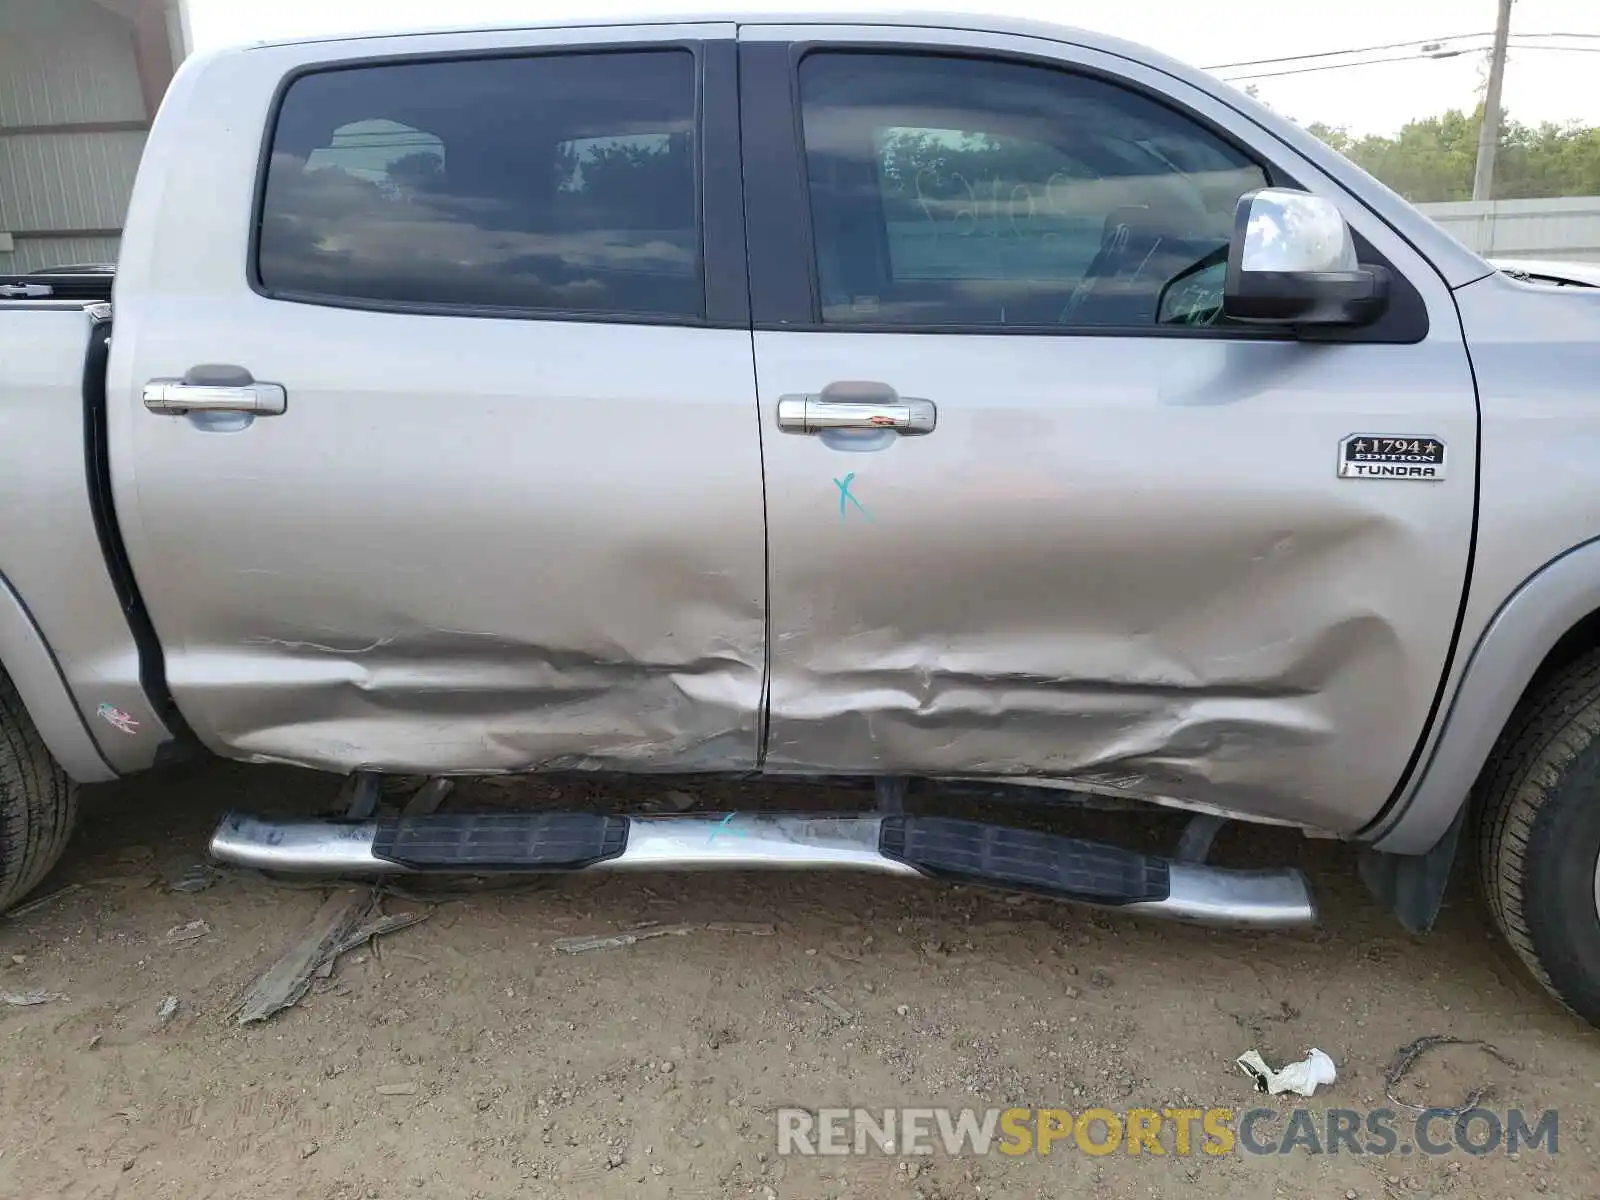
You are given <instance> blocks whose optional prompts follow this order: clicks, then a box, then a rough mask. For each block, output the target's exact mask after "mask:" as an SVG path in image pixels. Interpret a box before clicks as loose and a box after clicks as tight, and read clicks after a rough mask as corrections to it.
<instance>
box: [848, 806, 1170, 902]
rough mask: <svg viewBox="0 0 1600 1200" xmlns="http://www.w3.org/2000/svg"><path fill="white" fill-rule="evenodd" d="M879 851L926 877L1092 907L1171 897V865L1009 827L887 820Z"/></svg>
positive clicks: (934, 819) (1112, 848) (939, 819)
mask: <svg viewBox="0 0 1600 1200" xmlns="http://www.w3.org/2000/svg"><path fill="white" fill-rule="evenodd" d="M878 852H879V853H880V854H882V855H883V856H884V857H885V858H892V859H894V860H895V861H897V862H903V863H905V864H907V865H908V866H912V867H916V868H917V870H919V871H922V872H923V873H924V874H927V875H933V876H937V877H939V878H943V879H955V880H960V881H962V882H964V883H974V884H983V885H986V886H989V887H998V888H1010V889H1014V890H1019V891H1028V892H1042V893H1044V894H1046V895H1050V896H1058V897H1060V898H1062V899H1064V900H1081V901H1084V902H1086V903H1089V904H1109V905H1119V904H1137V903H1140V902H1141V901H1152V900H1165V899H1166V898H1167V896H1168V894H1169V893H1170V891H1171V887H1170V883H1169V878H1168V872H1167V860H1166V859H1164V858H1152V857H1150V856H1149V855H1145V854H1138V853H1135V852H1134V851H1132V850H1124V849H1122V848H1120V847H1118V846H1108V845H1106V844H1105V843H1104V842H1089V841H1084V840H1083V839H1081V838H1069V837H1058V836H1057V835H1055V834H1052V833H1034V832H1033V831H1032V830H1029V829H1012V828H1010V827H1009V826H1006V825H985V824H983V823H982V822H979V821H958V820H955V819H953V818H948V817H884V818H883V828H882V832H881V834H880V835H879V839H878Z"/></svg>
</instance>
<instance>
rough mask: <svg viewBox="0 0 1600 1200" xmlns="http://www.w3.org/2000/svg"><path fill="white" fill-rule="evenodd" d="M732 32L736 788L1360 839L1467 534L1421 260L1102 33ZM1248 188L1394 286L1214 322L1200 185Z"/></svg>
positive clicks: (1417, 733) (1428, 677)
mask: <svg viewBox="0 0 1600 1200" xmlns="http://www.w3.org/2000/svg"><path fill="white" fill-rule="evenodd" d="M741 39H742V44H741V54H742V55H743V59H744V61H743V69H742V78H743V79H744V81H745V84H744V87H745V93H744V120H745V130H744V136H745V147H746V174H747V185H748V191H747V205H748V207H749V214H750V231H751V236H750V253H751V270H752V297H753V305H754V308H753V315H754V319H755V325H756V334H755V345H756V366H757V381H758V390H759V393H760V405H761V423H762V433H763V438H764V444H765V468H766V496H767V511H768V536H769V550H770V578H771V599H770V605H771V636H772V643H771V661H772V665H771V714H770V733H769V738H768V744H767V749H766V766H767V769H769V770H774V771H792V772H857V771H860V772H886V773H887V772H893V773H902V772H904V773H918V774H924V775H939V774H944V775H988V776H1017V775H1032V776H1050V777H1057V778H1062V779H1070V780H1075V781H1077V782H1079V783H1081V784H1084V785H1087V786H1089V787H1091V788H1095V787H1098V788H1103V789H1108V790H1111V791H1115V792H1124V793H1127V794H1131V795H1133V796H1138V797H1150V798H1161V797H1171V798H1178V799H1182V800H1188V801H1199V802H1206V803H1211V804H1216V805H1221V806H1224V807H1226V808H1229V809H1233V810H1238V811H1242V812H1248V813H1253V814H1256V815H1259V816H1264V817H1279V818H1286V819H1290V820H1294V821H1296V822H1301V823H1305V824H1308V825H1314V826H1320V827H1322V828H1326V829H1331V830H1340V831H1348V830H1353V829H1355V828H1357V827H1359V826H1360V825H1361V824H1363V822H1365V821H1366V820H1367V819H1368V818H1370V817H1371V816H1372V815H1373V814H1374V813H1375V812H1376V811H1377V810H1378V809H1379V808H1380V806H1381V805H1382V804H1383V803H1384V801H1385V799H1386V797H1387V796H1388V795H1389V794H1390V792H1391V791H1392V790H1393V789H1394V787H1395V786H1396V783H1397V781H1399V780H1400V779H1401V778H1402V776H1403V775H1404V773H1405V771H1406V769H1407V763H1408V761H1409V759H1410V758H1411V756H1412V753H1413V750H1414V748H1415V747H1416V746H1417V744H1418V740H1419V738H1420V737H1421V735H1422V734H1423V732H1424V731H1425V729H1426V727H1427V724H1428V722H1429V720H1430V711H1431V709H1432V708H1433V706H1434V704H1435V702H1436V697H1437V695H1438V691H1439V687H1440V681H1441V678H1442V675H1443V672H1444V669H1445V666H1446V663H1447V660H1448V657H1449V655H1450V653H1451V642H1452V636H1453V625H1454V619H1455V616H1456V614H1457V612H1458V610H1459V605H1460V601H1461V594H1462V589H1463V586H1464V579H1465V575H1466V571H1467V562H1468V553H1469V549H1470V539H1471V531H1472V519H1473V495H1474V488H1475V486H1476V480H1475V458H1476V449H1477V448H1476V445H1475V438H1476V411H1475V396H1474V391H1473V384H1472V379H1471V375H1470V371H1469V368H1468V363H1467V358H1466V354H1465V351H1464V348H1463V345H1462V340H1461V335H1460V329H1459V325H1458V322H1457V320H1456V316H1455V313H1454V309H1453V306H1452V303H1451V299H1450V296H1449V293H1448V291H1447V290H1446V288H1445V286H1444V284H1443V282H1442V280H1441V279H1440V278H1439V276H1438V275H1437V273H1436V272H1435V271H1434V270H1433V269H1432V268H1431V267H1430V265H1429V264H1428V263H1427V262H1426V261H1425V260H1424V259H1422V258H1421V257H1420V256H1419V254H1418V253H1417V252H1415V251H1414V250H1413V249H1412V248H1411V247H1410V246H1409V245H1407V244H1406V243H1404V242H1403V241H1402V240H1401V239H1399V238H1398V237H1396V236H1395V235H1394V234H1393V232H1392V231H1391V230H1389V229H1388V228H1387V227H1386V226H1385V225H1384V224H1383V223H1382V222H1381V221H1379V220H1378V219H1376V217H1375V216H1374V215H1373V214H1372V213H1370V212H1369V211H1367V210H1366V209H1365V208H1364V207H1362V206H1361V205H1360V204H1359V203H1358V202H1357V201H1355V200H1354V199H1352V198H1351V197H1349V196H1348V195H1346V194H1345V193H1344V192H1343V191H1342V190H1341V189H1340V188H1339V187H1338V186H1337V185H1336V184H1335V183H1333V182H1332V181H1331V180H1329V179H1328V178H1327V177H1326V176H1325V175H1323V174H1322V173H1321V172H1320V171H1319V170H1318V169H1317V168H1316V167H1315V166H1314V165H1313V164H1311V163H1310V162H1308V161H1306V160H1305V159H1303V158H1302V157H1300V156H1299V155H1298V154H1296V153H1295V152H1294V151H1293V150H1291V149H1289V148H1288V147H1286V146H1284V145H1283V144H1282V143H1281V142H1278V141H1277V140H1276V139H1274V138H1271V137H1269V136H1268V135H1266V134H1265V133H1264V132H1263V131H1262V130H1261V129H1260V128H1259V127H1257V126H1254V125H1253V124H1252V123H1251V122H1250V121H1249V120H1248V119H1247V118H1245V117H1242V116H1241V115H1240V114H1239V113H1237V112H1236V111H1234V110H1233V109H1231V108H1229V107H1228V106H1227V105H1226V104H1224V103H1222V102H1221V100H1219V99H1218V98H1217V97H1215V96H1212V95H1210V94H1208V93H1207V92H1206V91H1205V90H1204V89H1203V87H1202V86H1201V85H1200V84H1199V83H1198V82H1195V83H1189V82H1184V81H1183V80H1181V79H1179V78H1177V77H1175V76H1174V75H1173V74H1171V73H1169V71H1168V69H1167V68H1166V67H1165V66H1163V67H1161V68H1160V69H1158V68H1156V67H1146V66H1142V65H1140V64H1139V63H1137V62H1135V61H1133V60H1131V59H1130V58H1128V57H1126V54H1127V53H1128V50H1127V48H1126V47H1120V48H1118V52H1117V53H1111V52H1109V51H1101V50H1097V49H1095V48H1094V47H1093V46H1089V45H1067V44H1064V43H1059V42H1051V41H1043V40H1039V39H1033V38H1026V37H1014V36H1004V35H988V34H974V33H969V32H962V31H943V30H925V31H922V30H918V31H912V30H907V29H885V28H881V27H852V28H826V29H825V28H822V27H819V26H793V27H778V26H765V27H756V26H746V27H743V28H742V30H741ZM797 107H798V111H796V108H797ZM796 130H799V131H801V133H800V134H799V135H797V134H796V133H795V131H796ZM797 184H803V186H797ZM1267 184H1273V185H1277V186H1290V187H1301V188H1304V189H1307V190H1311V191H1314V192H1318V193H1319V194H1323V195H1326V196H1328V197H1329V198H1331V199H1333V200H1334V201H1335V202H1336V203H1337V204H1338V205H1339V206H1340V208H1341V210H1342V211H1343V213H1344V215H1345V218H1346V220H1347V221H1348V222H1349V224H1350V226H1351V228H1352V230H1353V231H1354V235H1355V238H1356V241H1357V245H1358V248H1359V249H1360V252H1361V255H1362V257H1363V259H1364V260H1365V261H1369V262H1376V263H1381V264H1383V265H1386V266H1388V267H1389V269H1390V270H1391V271H1392V272H1393V274H1394V281H1395V287H1394V289H1393V296H1392V299H1391V302H1390V304H1389V306H1388V309H1387V311H1386V312H1385V313H1384V315H1383V316H1382V317H1381V318H1380V319H1379V320H1378V321H1377V322H1376V323H1375V324H1373V325H1371V326H1370V327H1366V328H1362V329H1354V330H1338V331H1336V333H1334V334H1325V335H1324V336H1323V338H1322V340H1320V341H1312V340H1309V339H1300V338H1297V337H1296V336H1295V334H1294V332H1293V331H1292V330H1289V331H1286V330H1283V329H1266V328H1260V327H1248V326H1244V325H1230V324H1229V322H1228V320H1227V319H1226V318H1224V317H1222V315H1221V313H1220V293H1221V285H1222V279H1223V274H1224V271H1225V266H1224V263H1223V258H1224V256H1225V247H1226V245H1227V242H1228V238H1229V235H1230V232H1231V229H1232V224H1233V218H1234V209H1235V203H1236V201H1237V199H1238V197H1239V195H1240V194H1241V193H1243V192H1245V191H1247V190H1250V189H1253V188H1258V187H1261V186H1263V185H1267ZM795 230H808V231H809V237H808V238H805V237H797V236H795V235H794V232H793V231H795ZM1374 463H1376V464H1380V465H1385V466H1392V467H1394V468H1395V469H1393V470H1386V471H1381V472H1380V471H1375V470H1370V469H1368V467H1369V464H1374ZM1347 464H1348V465H1347Z"/></svg>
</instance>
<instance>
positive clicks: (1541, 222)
mask: <svg viewBox="0 0 1600 1200" xmlns="http://www.w3.org/2000/svg"><path fill="white" fill-rule="evenodd" d="M1417 207H1418V208H1420V209H1421V210H1422V211H1423V212H1425V213H1427V214H1428V215H1429V216H1430V217H1432V218H1433V219H1434V220H1435V221H1437V222H1438V223H1439V224H1440V225H1443V226H1444V227H1445V228H1446V229H1448V230H1449V231H1450V232H1451V233H1452V234H1454V235H1455V236H1456V238H1458V239H1459V240H1460V241H1463V242H1465V243H1466V244H1467V245H1469V246H1471V247H1472V248H1473V249H1474V250H1476V251H1477V252H1478V253H1479V254H1483V255H1486V256H1495V257H1499V258H1553V259H1561V260H1564V261H1567V262H1573V261H1577V262H1600V196H1563V197H1560V198H1558V199H1555V200H1458V201H1452V202H1450V203H1447V204H1419V205H1417Z"/></svg>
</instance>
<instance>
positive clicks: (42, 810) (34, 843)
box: [0, 671, 78, 913]
mask: <svg viewBox="0 0 1600 1200" xmlns="http://www.w3.org/2000/svg"><path fill="white" fill-rule="evenodd" d="M77 817H78V788H77V785H76V784H74V783H73V782H72V781H71V780H70V779H68V778H67V776H66V773H65V772H64V771H62V769H61V768H60V767H58V766H57V765H56V762H55V759H53V758H51V757H50V751H48V750H47V749H45V745H44V742H43V741H42V740H41V739H40V737H39V731H38V730H37V729H35V728H34V725H33V719H32V718H31V717H29V716H28V710H27V709H25V708H23V706H22V699H21V697H19V696H18V695H17V690H16V688H14V687H12V686H11V680H10V679H9V678H7V677H6V673H5V672H4V671H0V913H3V912H5V911H6V909H8V908H10V907H11V906H12V905H13V904H16V903H17V901H19V900H21V899H22V898H23V897H24V896H26V895H27V894H28V893H29V892H31V891H32V890H33V889H34V888H36V887H38V886H39V882H40V881H41V880H42V879H44V877H45V876H46V875H47V874H49V873H50V868H51V867H53V866H55V865H56V861H57V860H58V859H59V858H60V857H61V852H62V850H64V849H65V848H66V845H67V839H68V838H69V837H70V836H71V835H72V827H73V825H74V824H75V823H76V821H77Z"/></svg>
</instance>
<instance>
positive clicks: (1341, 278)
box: [1222, 188, 1389, 325]
mask: <svg viewBox="0 0 1600 1200" xmlns="http://www.w3.org/2000/svg"><path fill="white" fill-rule="evenodd" d="M1388 297H1389V275H1388V272H1387V271H1385V270H1384V269H1383V268H1381V267H1364V266H1362V265H1361V264H1360V263H1359V262H1357V261H1356V248H1355V242H1354V240H1353V239H1352V238H1351V236H1350V227H1349V226H1348V225H1346V224H1345V220H1344V217H1343V216H1341V215H1340V213H1339V209H1338V207H1337V206H1336V205H1334V204H1333V202H1332V201H1330V200H1325V199H1323V198H1322V197H1321V196H1313V195H1312V194H1311V193H1309V192H1299V191H1295V190H1293V189H1292V188H1258V189H1256V190H1255V191H1253V192H1246V193H1245V194H1244V195H1243V196H1241V197H1239V206H1238V208H1237V209H1236V210H1235V212H1234V219H1233V237H1232V238H1231V239H1230V241H1229V243H1228V272H1227V278H1226V281H1225V283H1224V284H1223V292H1222V311H1223V312H1224V313H1225V314H1226V315H1227V316H1229V317H1231V318H1233V319H1235V320H1239V321H1254V322H1258V323H1260V324H1269V325H1365V324H1367V323H1369V322H1371V321H1373V320H1375V319H1376V318H1377V316H1378V314H1379V313H1381V312H1382V311H1383V308H1384V305H1385V304H1386V303H1387V302H1388Z"/></svg>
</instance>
